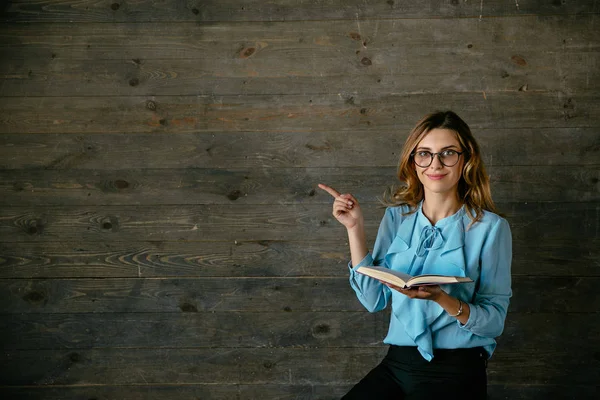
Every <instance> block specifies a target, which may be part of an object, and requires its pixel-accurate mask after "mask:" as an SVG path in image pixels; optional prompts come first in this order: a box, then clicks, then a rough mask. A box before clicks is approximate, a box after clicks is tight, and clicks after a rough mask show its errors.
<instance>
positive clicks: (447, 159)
mask: <svg viewBox="0 0 600 400" xmlns="http://www.w3.org/2000/svg"><path fill="white" fill-rule="evenodd" d="M434 156H438V159H439V160H440V162H441V163H442V164H443V165H444V166H446V167H453V166H455V165H456V163H457V162H458V158H459V156H460V154H459V153H457V152H456V151H442V152H441V153H430V152H428V151H419V152H417V153H415V156H414V158H415V163H416V164H417V165H418V166H419V167H429V166H430V165H431V163H432V162H433V157H434Z"/></svg>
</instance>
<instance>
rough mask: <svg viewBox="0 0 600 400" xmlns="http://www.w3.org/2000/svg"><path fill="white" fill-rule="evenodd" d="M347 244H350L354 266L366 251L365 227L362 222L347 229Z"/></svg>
mask: <svg viewBox="0 0 600 400" xmlns="http://www.w3.org/2000/svg"><path fill="white" fill-rule="evenodd" d="M348 245H349V246H350V256H351V259H352V266H353V267H355V266H356V265H358V263H360V262H361V261H362V260H363V258H365V256H366V255H367V253H368V249H367V239H366V237H365V228H364V226H363V224H362V223H358V224H356V225H355V226H353V227H352V228H350V229H348Z"/></svg>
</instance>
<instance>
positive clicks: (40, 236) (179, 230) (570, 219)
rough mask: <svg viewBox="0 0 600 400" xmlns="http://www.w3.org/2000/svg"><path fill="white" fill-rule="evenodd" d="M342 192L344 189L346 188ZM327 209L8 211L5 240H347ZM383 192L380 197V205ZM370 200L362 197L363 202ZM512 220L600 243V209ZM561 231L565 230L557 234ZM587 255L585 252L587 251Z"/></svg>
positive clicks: (526, 234)
mask: <svg viewBox="0 0 600 400" xmlns="http://www.w3.org/2000/svg"><path fill="white" fill-rule="evenodd" d="M340 190H342V188H340ZM319 196H322V198H323V203H322V204H302V203H293V204H283V205H279V204H271V205H243V204H231V205H200V206H197V205H167V206H135V205H128V206H117V207H111V206H90V207H88V206H68V207H61V206H46V207H42V206H36V207H33V208H31V207H15V206H3V207H2V209H1V210H0V242H3V243H5V244H6V243H15V242H34V243H43V242H56V241H61V242H64V241H75V242H79V243H81V242H86V241H100V242H105V243H111V242H128V241H129V240H131V239H132V238H135V239H136V240H140V241H147V240H152V241H190V242H192V241H229V242H230V243H234V242H235V241H248V240H250V241H263V240H274V241H281V240H284V241H291V240H293V241H298V240H300V241H303V242H318V241H320V240H331V239H333V238H336V239H337V238H339V239H340V240H344V243H345V231H344V228H343V226H342V225H340V224H339V223H338V222H337V221H336V220H335V219H334V218H333V216H332V215H331V199H330V198H329V197H328V196H329V195H328V194H327V193H319ZM375 196H376V194H373V197H372V199H373V200H375ZM361 200H362V199H361ZM363 203H364V204H363V207H362V208H363V213H364V215H365V229H366V233H367V237H372V238H373V240H374V238H375V235H376V233H377V229H378V227H379V224H380V221H381V217H382V215H383V212H384V208H383V207H382V206H381V205H380V204H378V203H377V202H369V201H366V200H365V201H363ZM497 205H498V208H499V210H501V211H502V212H505V213H506V216H507V218H508V220H509V221H510V223H511V227H512V231H513V239H514V240H515V241H517V242H518V241H523V243H525V242H535V243H538V242H539V241H540V240H545V241H548V242H549V243H553V244H554V245H556V246H558V247H561V246H562V243H563V242H564V243H569V242H570V241H571V240H583V239H584V238H587V239H589V240H594V241H595V240H597V239H598V234H597V232H598V226H599V225H600V215H599V214H598V204H597V203H595V202H590V203H528V202H525V203H498V204H497ZM557 226H560V227H561V229H556V227H557ZM581 249H582V250H583V249H585V247H582V248H581ZM586 251H587V250H586Z"/></svg>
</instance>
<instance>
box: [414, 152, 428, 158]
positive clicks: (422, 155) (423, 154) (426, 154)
mask: <svg viewBox="0 0 600 400" xmlns="http://www.w3.org/2000/svg"><path fill="white" fill-rule="evenodd" d="M417 155H418V156H419V157H428V156H429V152H428V151H418V152H417Z"/></svg>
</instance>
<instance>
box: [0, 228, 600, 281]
mask: <svg viewBox="0 0 600 400" xmlns="http://www.w3.org/2000/svg"><path fill="white" fill-rule="evenodd" d="M543 229H544V227H542V228H541V230H542V231H543ZM565 235H570V236H569V237H566V236H565V237H563V238H562V239H561V237H557V236H555V237H554V238H553V240H550V241H547V240H537V241H536V240H514V241H513V254H514V257H513V263H512V273H513V274H514V275H531V276H535V275H541V276H600V268H598V266H599V265H598V260H599V259H600V242H599V240H598V238H597V237H595V236H593V235H592V236H591V237H590V236H587V235H583V236H582V235H579V236H578V235H574V234H572V233H570V231H565ZM539 236H541V235H539ZM532 237H533V234H532ZM342 239H343V234H342V237H340V238H337V239H336V238H329V239H323V240H320V241H318V242H311V241H268V240H264V241H263V240H259V241H237V243H235V242H234V243H231V242H215V241H206V242H161V241H148V242H140V241H135V240H129V241H126V242H117V243H104V242H93V241H91V242H81V241H79V242H76V243H73V242H44V243H7V244H3V243H0V278H111V277H112V278H116V277H122V278H126V277H130V278H131V277H145V278H148V277H211V276H212V277H217V276H222V277H259V276H262V277H277V276H287V277H302V276H304V277H306V276H312V277H317V276H329V277H331V276H340V277H344V276H347V274H348V271H347V269H346V265H347V263H348V261H349V256H350V255H349V254H350V253H349V249H348V244H347V242H346V240H342ZM369 240H373V238H372V237H370V238H369Z"/></svg>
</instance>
